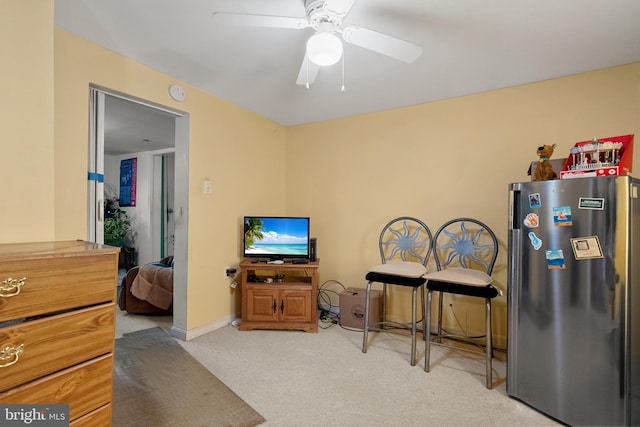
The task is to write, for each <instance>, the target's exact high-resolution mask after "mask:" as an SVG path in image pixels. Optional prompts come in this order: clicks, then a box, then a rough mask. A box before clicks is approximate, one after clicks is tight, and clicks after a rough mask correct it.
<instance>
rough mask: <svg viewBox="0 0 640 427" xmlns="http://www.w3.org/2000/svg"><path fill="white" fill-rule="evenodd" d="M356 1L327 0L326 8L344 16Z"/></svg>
mask: <svg viewBox="0 0 640 427" xmlns="http://www.w3.org/2000/svg"><path fill="white" fill-rule="evenodd" d="M355 2H356V0H325V2H324V9H325V10H327V11H329V12H332V13H335V14H336V15H338V16H342V17H344V16H345V15H346V14H347V13H349V11H350V10H351V8H352V7H353V4H354V3H355Z"/></svg>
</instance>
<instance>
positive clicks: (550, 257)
mask: <svg viewBox="0 0 640 427" xmlns="http://www.w3.org/2000/svg"><path fill="white" fill-rule="evenodd" d="M545 255H546V257H547V268H548V269H549V270H564V269H565V268H566V266H565V263H564V254H563V253H562V249H554V250H550V251H545Z"/></svg>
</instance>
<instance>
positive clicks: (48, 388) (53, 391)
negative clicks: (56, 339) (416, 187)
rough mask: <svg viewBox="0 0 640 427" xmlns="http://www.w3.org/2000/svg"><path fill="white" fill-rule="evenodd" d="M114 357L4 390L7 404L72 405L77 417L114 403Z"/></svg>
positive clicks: (1, 395) (71, 412) (1, 398)
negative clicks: (112, 396) (112, 397)
mask: <svg viewBox="0 0 640 427" xmlns="http://www.w3.org/2000/svg"><path fill="white" fill-rule="evenodd" d="M112 371H113V356H112V355H110V354H109V355H106V356H101V357H99V358H97V359H93V360H90V361H89V362H85V363H81V364H79V365H76V366H73V367H71V368H69V369H65V370H64V371H60V372H56V373H54V374H52V375H49V376H46V377H44V378H41V379H39V380H35V381H32V382H29V383H27V384H25V385H22V386H19V387H16V388H13V389H11V390H9V391H7V392H5V393H0V402H2V403H3V404H25V403H29V404H34V405H37V404H48V405H51V404H62V403H64V404H68V405H69V419H70V420H74V419H76V418H79V417H81V416H83V415H86V414H88V413H89V412H91V411H93V410H94V409H95V408H98V407H100V406H103V405H106V404H108V403H110V402H111V394H112V389H113V379H112Z"/></svg>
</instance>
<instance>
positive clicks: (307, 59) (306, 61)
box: [304, 53, 309, 89]
mask: <svg viewBox="0 0 640 427" xmlns="http://www.w3.org/2000/svg"><path fill="white" fill-rule="evenodd" d="M304 56H305V58H304V59H305V63H306V65H307V67H306V68H307V85H306V86H307V89H309V58H307V54H306V53H305V54H304Z"/></svg>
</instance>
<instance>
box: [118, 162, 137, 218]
mask: <svg viewBox="0 0 640 427" xmlns="http://www.w3.org/2000/svg"><path fill="white" fill-rule="evenodd" d="M137 178H138V158H137V157H134V158H132V159H125V160H121V161H120V206H135V205H136V181H137Z"/></svg>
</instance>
